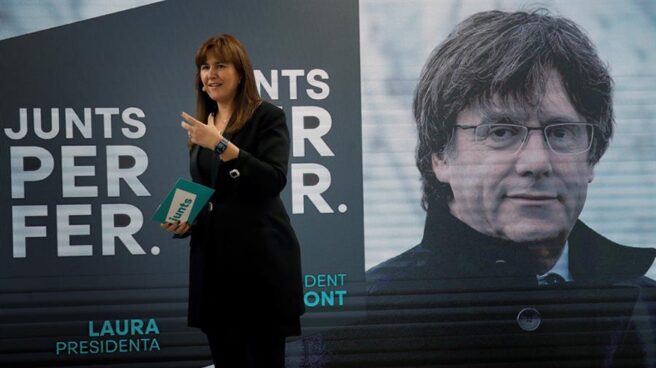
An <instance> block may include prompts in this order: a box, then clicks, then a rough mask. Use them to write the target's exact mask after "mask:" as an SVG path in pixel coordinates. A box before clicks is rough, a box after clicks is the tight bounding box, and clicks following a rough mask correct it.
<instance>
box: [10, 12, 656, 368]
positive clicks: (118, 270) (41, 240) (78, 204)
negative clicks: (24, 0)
mask: <svg viewBox="0 0 656 368" xmlns="http://www.w3.org/2000/svg"><path fill="white" fill-rule="evenodd" d="M530 6H531V5H530V4H525V3H524V2H519V1H506V2H489V1H459V0H449V1H436V2H426V1H401V0H398V1H397V0H390V1H376V0H361V1H359V2H358V1H356V0H337V1H315V0H312V1H306V0H284V1H277V2H266V1H264V2H262V1H256V0H246V1H238V0H219V1H216V0H195V1H177V0H170V1H164V2H160V3H155V4H152V5H148V6H144V7H141V8H136V9H132V10H128V11H124V12H120V13H117V14H112V15H106V16H102V17H99V18H95V19H90V20H86V21H82V22H78V23H73V24H70V25H66V26H62V27H58V28H54V29H50V30H46V31H41V32H37V33H33V34H28V35H24V36H20V37H16V38H13V39H8V40H4V41H0V75H2V77H1V81H2V82H1V83H0V167H1V169H0V204H1V208H2V211H1V212H0V222H2V224H3V226H2V228H1V230H0V366H3V367H4V366H7V367H41V366H42V367H52V366H67V365H75V366H80V367H82V366H84V367H98V366H102V367H110V366H116V367H123V366H125V367H203V366H206V365H208V364H211V359H210V353H209V349H208V348H207V342H206V340H205V337H204V335H203V334H202V333H200V331H198V330H195V329H191V328H189V327H187V321H186V313H187V292H188V252H189V247H188V239H187V240H177V239H172V238H171V236H170V235H169V234H168V233H166V232H164V231H163V230H162V229H160V227H159V226H158V224H157V223H155V222H154V221H152V220H151V219H150V218H151V216H152V214H153V213H154V211H155V209H156V208H157V206H158V205H159V203H160V202H161V201H162V199H163V198H164V196H165V195H166V193H167V192H168V191H169V189H170V188H171V187H172V186H173V184H174V183H175V182H176V180H177V179H178V178H179V177H184V178H188V177H189V173H188V150H187V147H186V135H185V132H184V130H182V129H181V128H180V117H179V116H180V113H181V112H182V111H186V112H189V113H193V112H194V111H193V110H194V103H195V101H194V99H195V96H194V84H193V82H194V73H195V66H194V60H193V58H194V54H195V51H196V48H197V47H198V46H199V45H200V44H201V43H202V42H203V41H204V40H205V39H207V38H208V37H209V36H212V35H216V34H220V33H229V34H233V35H235V36H236V37H237V38H238V39H240V41H241V42H242V43H243V44H244V46H245V48H246V49H247V51H248V52H249V55H250V57H251V59H252V61H253V64H254V68H255V76H256V80H257V86H258V89H259V92H260V94H261V96H262V97H263V99H265V100H268V101H270V102H272V103H274V104H275V105H277V106H280V107H281V108H282V109H283V110H284V112H285V114H286V117H287V124H288V127H289V131H290V136H291V138H292V144H291V152H290V155H291V158H290V167H289V173H288V185H287V187H286V188H285V190H284V192H283V201H284V203H285V206H286V208H287V210H288V212H289V214H290V217H291V220H292V224H293V226H294V228H295V230H296V233H297V234H298V236H299V240H300V243H301V253H302V264H303V282H304V287H305V294H304V295H305V298H304V300H305V305H306V309H307V313H306V314H305V315H304V317H303V318H302V323H303V336H302V337H300V338H295V339H290V341H289V343H288V345H287V356H288V358H287V363H288V366H290V367H301V366H302V367H326V366H359V367H383V366H389V367H392V366H393V367H409V366H412V367H414V366H417V367H419V366H426V367H432V366H444V365H449V364H453V365H456V366H462V365H465V366H467V365H469V366H471V365H476V364H478V365H480V366H491V365H492V364H496V365H497V366H513V365H514V366H526V365H527V364H533V363H535V361H539V362H541V363H540V364H543V366H550V365H549V364H550V362H551V363H554V362H555V361H558V362H559V364H560V363H561V362H563V361H566V362H569V363H571V364H573V365H576V364H577V363H581V364H582V365H583V366H586V365H589V364H592V365H595V364H597V363H599V359H601V361H602V362H605V363H604V364H607V365H615V366H621V365H622V364H624V363H626V364H629V363H630V364H634V363H635V364H642V365H646V366H649V365H650V364H656V362H654V361H653V360H649V359H652V358H655V357H656V353H655V352H656V344H655V343H654V334H655V331H656V326H653V322H652V321H651V319H650V317H651V315H652V313H651V311H652V310H653V309H654V307H653V302H651V301H652V300H656V296H654V295H652V294H653V291H650V290H649V289H648V288H642V289H641V291H639V292H638V291H636V290H637V289H636V288H635V287H634V286H635V285H632V286H631V287H630V288H626V287H625V286H618V285H616V284H613V285H610V284H604V286H603V287H599V286H590V285H585V286H580V285H575V284H570V285H575V286H571V287H570V288H569V289H567V291H566V292H561V291H559V290H555V289H553V290H552V289H549V290H547V292H537V293H536V292H533V291H530V290H529V291H527V290H528V289H527V288H526V287H525V286H521V287H517V286H516V285H514V286H512V287H508V288H506V287H502V288H499V287H496V288H491V289H490V288H482V289H481V288H479V287H478V286H472V284H471V283H469V281H471V280H472V279H473V277H470V278H467V277H454V279H452V280H451V281H450V282H449V283H446V284H439V285H438V284H436V283H434V282H433V280H432V279H431V277H429V276H425V275H424V274H421V273H420V272H419V271H417V272H415V271H414V268H412V267H417V268H416V269H417V270H419V269H421V267H423V266H424V265H425V264H426V262H428V263H429V264H430V262H431V261H430V260H427V261H426V262H424V263H422V260H421V259H418V258H407V257H406V258H404V257H401V258H395V257H398V256H399V254H403V253H404V252H406V251H409V250H411V249H413V247H415V246H416V245H417V244H420V243H421V242H422V239H424V238H425V227H427V226H428V225H427V223H426V222H425V220H426V211H425V210H424V209H422V207H421V197H422V188H421V182H420V173H419V171H418V170H417V166H416V160H415V153H416V147H417V129H416V126H415V118H414V116H413V114H412V106H413V98H414V95H415V88H416V86H417V83H418V78H419V75H420V72H421V70H422V67H423V66H424V64H425V62H426V60H427V59H428V58H429V57H430V55H431V51H432V50H433V48H434V47H435V46H437V45H438V44H439V43H440V42H442V41H443V40H444V39H445V38H446V37H447V35H448V34H449V33H450V32H451V31H452V30H453V28H454V26H455V25H456V24H458V23H459V22H460V21H462V20H463V19H465V18H467V17H468V16H470V15H472V14H474V13H476V12H479V11H484V10H492V9H504V10H517V9H518V8H520V7H522V8H524V9H526V8H529V9H533V8H531V7H530ZM536 6H544V4H537V5H536ZM547 10H549V11H550V12H551V13H552V14H557V15H562V16H565V17H568V18H570V19H572V20H573V21H574V22H576V23H577V24H578V25H579V26H580V27H581V28H582V29H584V31H585V32H586V33H587V35H588V36H589V38H590V39H591V41H592V43H593V44H594V45H595V47H596V49H597V52H598V53H599V56H600V57H601V59H602V61H603V62H605V63H607V65H608V67H609V71H610V73H611V76H612V77H613V79H614V82H615V86H614V95H613V98H614V106H613V107H614V112H615V121H616V124H615V128H616V131H615V135H614V137H613V139H612V140H611V143H610V145H609V149H608V151H607V152H606V154H605V155H604V157H603V158H602V160H601V161H600V162H599V163H598V164H597V165H596V166H595V168H594V169H595V170H594V174H595V175H594V180H593V181H592V183H591V184H590V186H589V187H588V193H587V200H586V201H585V207H584V209H583V212H582V213H581V216H580V218H581V219H582V220H583V221H585V223H587V225H589V226H590V227H591V228H592V229H594V230H595V231H596V232H598V233H599V234H601V235H603V236H604V237H606V238H608V239H610V240H611V241H614V242H617V243H621V244H626V245H629V246H633V247H639V248H647V247H650V246H653V245H654V241H653V239H654V237H655V236H656V226H655V224H656V211H655V210H654V206H655V205H656V202H655V201H656V185H654V183H655V182H656V165H655V158H656V144H655V143H654V142H656V128H654V127H655V126H656V125H654V119H655V118H656V105H655V104H654V103H653V100H654V97H656V93H654V91H655V89H654V86H656V77H655V76H656V70H655V68H656V52H655V50H656V43H654V39H655V37H656V23H655V22H654V19H655V17H654V15H655V14H656V8H655V7H654V6H653V5H651V3H649V2H640V1H638V2H632V3H614V2H602V3H598V2H592V1H577V2H566V1H562V2H561V1H555V2H550V3H549V5H548V9H547ZM465 235H466V234H459V233H456V234H452V233H449V232H448V231H447V232H446V233H444V236H446V237H452V238H453V237H456V238H457V237H461V238H462V237H464V236H465ZM440 239H441V238H440ZM411 252H412V251H411ZM422 254H423V253H422ZM591 256H592V255H591ZM413 257H415V256H413ZM503 261H504V262H505V260H503ZM380 264H384V265H383V267H382V268H380V267H378V268H377V267H376V266H377V265H380ZM451 266H453V264H451V265H449V264H441V265H440V266H439V267H445V268H448V267H451ZM633 266H635V267H637V266H636V265H633ZM476 267H477V266H475V265H474V264H473V263H472V264H471V265H470V266H467V267H465V268H467V270H466V271H472V272H473V271H474V268H476ZM631 267H632V265H627V268H631ZM408 270H412V272H410V271H408ZM653 270H654V268H650V269H649V271H648V272H647V273H646V276H649V277H653V276H654V275H656V273H655V272H654V271H653ZM381 275H382V276H381ZM234 277H239V275H234ZM390 280H391V281H390ZM388 281H389V282H388ZM225 282H226V283H229V282H230V280H225ZM645 282H647V283H649V281H645ZM652 283H653V282H652ZM254 290H257V288H256V287H254ZM526 292H528V294H527V293H526ZM499 293H501V294H499ZM500 295H501V296H500ZM224 297H225V298H226V299H227V300H229V298H230V297H231V296H230V295H225V296H224ZM636 300H638V301H639V303H637V302H636ZM627 301H629V302H627ZM267 304H268V301H267V300H264V299H263V300H261V302H260V303H258V305H254V306H253V310H254V311H257V310H258V309H261V308H266V307H267ZM641 308H642V309H641ZM636 316H637V317H636ZM536 321H537V322H536ZM536 324H537V325H538V326H537V327H535V328H534V329H532V327H533V326H535V325H536ZM636 325H640V326H638V327H640V328H637V327H636ZM527 326H528V330H526V329H525V328H524V327H527ZM540 326H541V327H540ZM634 329H635V330H637V331H640V333H639V334H638V335H639V336H638V337H636V339H637V340H635V341H633V340H630V339H631V338H633V337H632V336H633V335H626V336H628V337H626V339H628V340H626V341H629V342H630V343H629V345H628V346H630V347H633V348H635V350H631V348H627V350H622V351H621V352H620V353H621V354H620V355H614V354H615V351H613V353H612V354H610V353H609V351H610V350H612V348H613V347H617V346H621V347H622V349H625V347H624V345H617V344H616V343H614V342H613V341H615V342H616V340H618V339H620V338H624V337H625V335H612V336H610V337H609V336H608V333H607V332H608V331H618V330H622V331H624V330H627V331H629V330H630V331H633V330H634ZM640 334H642V335H640ZM613 339H615V340H613ZM607 340H608V341H607ZM609 341H610V342H609ZM508 346H512V347H514V348H515V349H514V350H512V351H510V352H506V353H504V352H505V351H506V350H505V349H507V347H508ZM535 346H538V347H540V346H542V347H544V346H550V347H551V348H552V350H553V351H557V353H556V354H553V355H550V354H547V355H541V354H542V353H543V352H544V350H539V349H538V350H536V349H534V348H533V347H535ZM609 347H611V348H609ZM600 349H601V350H600ZM609 349H610V350H609ZM602 350H603V351H602ZM600 351H601V352H600ZM604 354H606V355H604ZM608 354H610V355H608ZM622 354H624V355H622ZM600 357H602V358H600ZM617 357H623V358H622V359H625V360H621V359H620V358H617ZM645 357H647V358H645ZM606 358H607V359H606ZM604 359H606V360H604Z"/></svg>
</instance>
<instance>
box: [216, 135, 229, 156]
mask: <svg viewBox="0 0 656 368" xmlns="http://www.w3.org/2000/svg"><path fill="white" fill-rule="evenodd" d="M226 148H228V140H227V139H225V138H223V139H221V141H219V143H218V144H217V145H216V147H215V148H214V151H215V152H216V153H218V154H219V155H220V154H222V153H223V152H224V151H225V150H226Z"/></svg>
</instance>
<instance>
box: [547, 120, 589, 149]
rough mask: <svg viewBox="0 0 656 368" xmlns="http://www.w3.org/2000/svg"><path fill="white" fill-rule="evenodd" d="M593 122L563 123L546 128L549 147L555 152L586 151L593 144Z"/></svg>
mask: <svg viewBox="0 0 656 368" xmlns="http://www.w3.org/2000/svg"><path fill="white" fill-rule="evenodd" d="M592 134H593V129H592V124H584V123H563V124H553V125H549V126H547V127H546V128H545V135H546V138H547V143H548V144H549V147H551V149H552V150H553V151H554V152H557V153H564V154H574V153H581V152H585V151H587V150H589V149H590V146H591V145H592Z"/></svg>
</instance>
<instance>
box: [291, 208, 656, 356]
mask: <svg viewBox="0 0 656 368" xmlns="http://www.w3.org/2000/svg"><path fill="white" fill-rule="evenodd" d="M569 248H570V253H569V267H570V272H571V274H572V276H573V278H574V280H575V281H574V282H571V283H566V284H561V285H555V286H544V287H543V286H538V282H537V278H536V275H535V270H536V267H535V266H536V265H535V264H534V263H533V262H534V261H533V258H534V257H531V255H530V254H529V251H528V250H527V249H526V247H524V246H522V245H520V244H517V243H513V242H510V241H504V240H500V239H496V238H492V237H488V236H485V235H483V234H481V233H478V232H476V231H474V230H473V229H471V228H470V227H469V226H467V225H466V224H464V223H462V222H460V221H459V220H458V219H456V218H455V217H453V216H452V215H451V214H450V213H449V211H448V208H447V206H446V205H441V206H440V205H439V204H435V203H434V204H432V205H431V206H430V208H429V211H428V216H427V219H426V226H425V229H424V237H423V240H422V242H421V244H419V245H418V246H416V247H414V248H412V249H410V250H408V251H407V252H405V253H402V254H401V255H399V256H397V257H395V258H393V259H390V260H388V261H386V262H384V263H382V264H380V265H378V266H376V267H374V268H373V269H371V270H369V271H368V272H367V282H368V299H367V317H366V319H365V320H363V321H361V322H360V323H358V324H354V325H351V326H347V327H344V328H339V329H334V330H332V331H329V332H326V333H323V334H320V335H314V336H306V337H305V338H304V339H303V340H302V342H301V343H300V344H301V345H302V346H301V347H300V348H299V349H298V350H297V351H296V352H295V353H296V354H298V355H299V356H300V360H301V363H300V364H299V365H300V366H303V367H359V368H362V367H442V366H454V367H455V366H457V367H558V368H561V367H608V366H614V367H625V366H642V367H650V366H655V364H656V362H655V361H654V357H655V356H656V354H655V351H654V350H655V349H656V345H655V344H656V339H655V336H654V335H655V334H656V329H655V327H656V323H655V319H654V316H655V314H654V313H655V312H656V308H655V306H656V305H655V304H654V301H655V299H656V292H655V291H656V288H654V286H655V283H654V282H653V281H652V280H651V279H648V278H646V277H645V276H644V275H645V273H646V272H647V270H648V269H649V267H650V265H651V264H652V262H653V260H654V256H655V255H656V251H655V250H654V249H646V248H630V247H625V246H622V245H619V244H616V243H614V242H612V241H610V240H608V239H606V238H604V237H602V236H601V235H599V234H597V233H595V232H594V231H592V230H591V229H590V228H588V227H587V226H586V225H584V224H583V223H582V222H580V221H579V222H577V224H576V225H575V227H574V229H573V231H572V233H571V234H570V237H569ZM523 311H524V312H523ZM526 311H528V312H530V313H529V314H526ZM527 318H528V321H529V322H531V323H532V326H533V327H535V325H536V324H537V323H536V322H539V325H538V326H537V328H536V329H535V330H533V331H527V330H525V329H523V328H522V326H524V327H526V326H527V324H526V322H527ZM531 323H530V324H529V326H531Z"/></svg>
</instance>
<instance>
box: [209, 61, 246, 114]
mask: <svg viewBox="0 0 656 368" xmlns="http://www.w3.org/2000/svg"><path fill="white" fill-rule="evenodd" d="M200 80H201V82H202V83H203V86H205V92H206V93H207V94H208V95H209V96H210V98H211V99H212V100H214V101H216V102H217V103H219V104H220V105H221V104H231V103H232V101H233V100H234V98H235V95H236V94H237V87H238V86H239V83H240V82H241V76H240V75H239V72H237V69H236V68H235V66H234V65H233V64H232V63H230V62H226V61H222V60H219V59H218V58H217V57H216V56H215V55H213V54H211V53H210V54H208V55H207V59H206V60H205V63H203V64H201V66H200Z"/></svg>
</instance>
